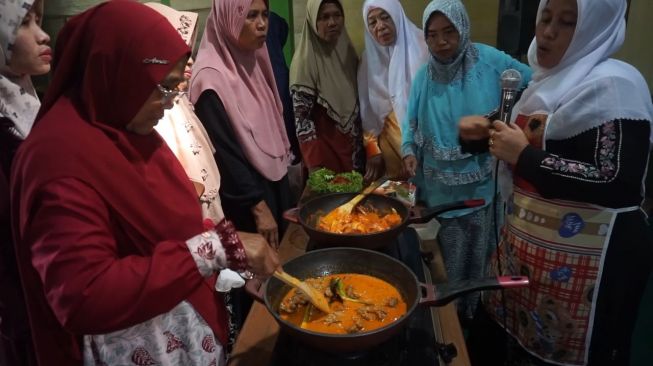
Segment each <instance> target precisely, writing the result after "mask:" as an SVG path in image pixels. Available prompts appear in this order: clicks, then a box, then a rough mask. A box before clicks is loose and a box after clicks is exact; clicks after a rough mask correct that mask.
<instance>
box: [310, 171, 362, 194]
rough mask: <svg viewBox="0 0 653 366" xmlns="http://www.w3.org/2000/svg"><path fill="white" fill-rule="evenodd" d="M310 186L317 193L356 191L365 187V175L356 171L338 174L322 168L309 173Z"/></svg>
mask: <svg viewBox="0 0 653 366" xmlns="http://www.w3.org/2000/svg"><path fill="white" fill-rule="evenodd" d="M308 187H309V188H310V190H311V191H313V192H315V193H336V192H342V193H355V192H360V191H361V190H362V189H363V176H362V175H361V174H360V173H358V172H355V171H352V172H348V173H338V174H336V173H335V172H334V171H332V170H330V169H327V168H320V169H318V170H316V171H314V172H312V173H311V174H310V175H309V177H308Z"/></svg>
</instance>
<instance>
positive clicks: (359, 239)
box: [284, 193, 485, 249]
mask: <svg viewBox="0 0 653 366" xmlns="http://www.w3.org/2000/svg"><path fill="white" fill-rule="evenodd" d="M356 195H357V193H332V194H328V195H324V196H319V197H315V198H313V199H311V200H309V201H307V202H306V203H304V204H303V205H301V206H300V207H299V208H294V209H291V210H288V211H286V212H285V213H284V218H285V219H286V220H288V221H291V222H295V223H299V224H301V225H302V226H303V227H304V230H305V231H306V233H307V234H308V236H309V237H310V238H311V239H312V240H314V241H315V242H316V243H317V246H318V247H322V248H324V247H357V248H365V249H378V248H382V247H384V246H386V245H388V244H389V243H392V242H393V241H394V240H395V239H396V238H397V236H399V234H400V233H401V232H402V231H403V230H404V228H405V227H406V226H407V225H409V224H415V223H425V222H428V221H429V220H431V219H432V218H434V217H436V216H438V215H440V214H442V213H444V212H446V211H452V210H459V209H463V208H470V207H477V206H482V205H484V204H485V200H482V199H476V200H467V201H457V202H451V203H447V204H443V205H439V206H436V207H431V208H428V209H423V210H422V211H421V212H416V211H415V210H413V209H409V208H408V207H406V206H405V205H404V204H403V203H402V202H401V201H399V200H397V199H395V198H392V197H387V196H381V195H376V194H372V195H369V196H367V198H365V199H364V200H363V201H362V202H361V203H359V205H364V206H372V207H374V209H375V210H377V211H378V212H389V211H391V209H393V208H394V209H395V210H396V211H397V213H398V214H399V216H401V224H399V225H397V226H395V227H393V228H390V229H388V230H385V231H381V232H377V233H372V234H335V233H330V232H328V231H322V230H319V229H317V227H316V226H317V223H318V220H319V218H320V216H323V215H326V214H327V213H329V212H330V211H331V210H333V209H334V208H336V207H338V206H340V205H342V204H344V203H346V202H348V201H349V200H350V199H352V198H354V196H356Z"/></svg>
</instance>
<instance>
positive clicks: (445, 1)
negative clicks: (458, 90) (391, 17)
mask: <svg viewBox="0 0 653 366" xmlns="http://www.w3.org/2000/svg"><path fill="white" fill-rule="evenodd" d="M435 12H440V13H442V14H443V15H444V16H445V17H447V19H449V21H450V22H451V24H453V26H454V27H455V28H456V30H457V31H458V34H460V42H459V43H458V52H457V53H456V56H454V57H453V58H451V59H449V60H440V59H438V58H437V57H436V56H435V55H434V54H433V53H431V60H430V61H429V66H428V70H429V76H430V77H431V79H433V80H434V81H438V82H441V83H444V84H448V83H450V82H452V81H454V80H457V79H461V78H462V77H463V76H464V75H466V74H467V72H468V71H469V70H471V69H472V67H474V65H475V64H476V62H478V58H479V53H478V49H477V48H476V46H474V44H473V43H472V42H471V41H470V40H469V34H470V26H469V15H467V10H466V9H465V5H463V3H461V2H460V0H434V1H431V2H430V3H429V4H428V6H427V7H426V9H424V15H423V17H422V25H423V29H424V37H425V38H426V34H427V31H428V29H427V28H428V25H429V20H430V19H431V16H432V15H433V13H435Z"/></svg>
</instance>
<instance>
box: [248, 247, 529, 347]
mask: <svg viewBox="0 0 653 366" xmlns="http://www.w3.org/2000/svg"><path fill="white" fill-rule="evenodd" d="M283 267H284V270H285V271H286V272H288V273H289V274H291V275H293V276H295V277H297V278H299V279H301V280H304V279H306V278H313V277H320V276H324V275H328V274H336V273H360V274H367V275H371V276H374V277H377V278H380V279H382V280H384V281H386V282H388V283H390V284H391V285H393V286H394V287H395V288H397V290H399V293H400V294H401V296H402V298H403V299H404V301H405V302H406V305H407V306H406V309H407V310H406V315H405V316H403V317H401V318H400V319H398V320H397V321H395V322H393V323H391V324H388V325H387V326H385V327H383V328H379V329H376V330H373V331H370V332H365V333H357V334H325V333H318V332H313V331H309V330H306V329H302V328H300V327H297V326H295V325H294V324H292V323H289V322H287V321H285V320H283V319H281V317H280V316H279V313H278V309H279V303H280V302H281V300H282V299H283V297H284V296H285V295H286V294H287V293H288V291H290V287H289V286H288V285H286V284H284V283H283V282H281V281H279V280H277V279H276V278H270V279H268V280H267V282H265V283H264V284H263V286H261V287H260V288H256V282H255V281H249V282H248V284H247V288H248V292H250V294H252V295H253V296H254V297H255V298H257V299H258V300H259V301H262V302H264V303H265V306H266V307H267V308H268V311H269V312H270V313H271V314H272V315H273V316H274V318H275V319H276V321H277V322H278V323H279V324H280V325H281V328H282V330H283V331H285V332H287V333H288V334H290V335H292V336H293V337H296V338H297V339H299V340H300V341H303V342H305V343H307V344H309V345H311V346H314V347H316V348H319V349H322V350H325V351H328V352H353V351H363V350H366V349H369V348H371V347H373V346H375V345H377V344H380V343H382V342H384V341H386V340H388V339H389V338H390V337H392V336H393V335H395V334H397V333H398V332H399V331H400V330H401V329H402V328H403V327H404V325H405V324H406V321H407V320H408V318H409V317H410V316H411V314H412V313H413V311H414V310H415V308H416V307H417V306H420V305H422V306H443V305H446V304H447V303H449V302H451V301H452V300H454V299H455V298H457V297H459V296H461V295H463V294H466V293H468V292H472V291H479V290H488V289H499V288H512V287H527V286H528V278H527V277H521V276H518V277H509V276H508V277H488V278H485V279H480V280H473V281H461V282H456V283H453V282H450V283H448V284H439V285H437V286H436V285H427V284H424V283H420V282H418V280H417V277H416V276H415V275H414V274H413V272H412V271H411V270H410V269H409V268H408V267H407V266H406V265H404V264H403V263H401V262H400V261H398V260H396V259H394V258H392V257H390V256H387V255H385V254H382V253H379V252H376V251H371V250H365V249H358V248H328V249H321V250H314V251H311V252H308V253H306V254H303V255H302V256H299V257H297V258H295V259H292V260H291V261H289V262H288V263H286V264H284V266H283ZM258 284H260V282H259V283H258ZM262 291H264V292H263V293H261V292H262Z"/></svg>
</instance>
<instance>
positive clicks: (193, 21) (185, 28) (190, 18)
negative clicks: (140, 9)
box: [145, 3, 199, 49]
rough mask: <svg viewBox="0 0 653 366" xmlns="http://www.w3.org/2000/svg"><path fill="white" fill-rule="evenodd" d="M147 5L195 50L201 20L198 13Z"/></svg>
mask: <svg viewBox="0 0 653 366" xmlns="http://www.w3.org/2000/svg"><path fill="white" fill-rule="evenodd" d="M145 5H147V6H149V7H150V8H152V9H154V10H156V11H157V12H158V13H159V14H161V15H163V16H164V17H165V18H166V19H168V21H169V22H170V24H171V25H172V26H173V27H174V28H175V29H176V30H177V32H179V35H180V36H181V39H183V40H184V42H186V44H187V45H188V47H190V48H191V49H192V48H193V46H194V45H195V39H196V38H197V21H198V20H199V15H198V14H197V13H193V12H190V11H178V10H176V9H173V8H171V7H169V6H166V5H163V4H161V3H145Z"/></svg>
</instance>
